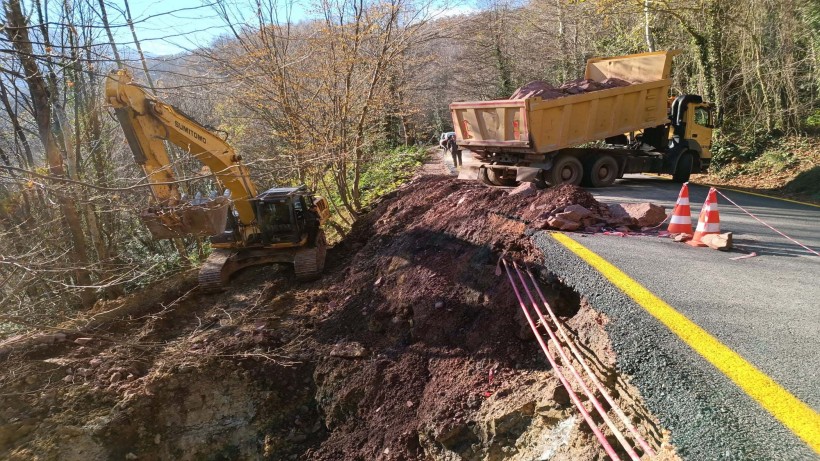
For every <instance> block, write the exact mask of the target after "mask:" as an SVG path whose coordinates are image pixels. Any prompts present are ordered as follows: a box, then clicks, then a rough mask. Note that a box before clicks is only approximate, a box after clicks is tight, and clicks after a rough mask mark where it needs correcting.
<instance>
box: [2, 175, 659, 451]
mask: <svg viewBox="0 0 820 461" xmlns="http://www.w3.org/2000/svg"><path fill="white" fill-rule="evenodd" d="M424 171H425V172H429V173H432V174H427V175H422V176H420V177H418V178H416V179H415V180H413V181H412V182H411V183H409V184H407V185H405V186H403V187H402V188H401V189H399V190H398V191H397V192H395V193H393V194H391V195H390V196H388V197H385V198H384V199H383V200H382V201H381V202H380V203H378V204H377V205H376V206H375V207H374V209H373V210H372V211H370V212H369V213H368V214H367V215H365V216H363V217H362V218H361V219H360V220H359V221H358V222H357V223H356V225H355V226H354V228H353V230H352V231H351V232H350V234H349V235H348V236H347V237H346V238H345V239H344V240H343V241H342V242H341V243H340V244H338V245H337V246H336V247H334V248H333V249H332V251H331V252H330V253H329V261H328V267H327V269H326V276H325V277H324V278H323V279H322V280H320V281H318V282H315V283H313V284H302V285H297V284H295V283H294V282H292V281H291V274H290V273H289V269H287V268H271V267H267V268H257V269H251V270H248V271H245V272H244V273H241V274H239V276H238V277H237V278H236V279H235V280H234V281H233V283H232V285H231V288H230V289H229V290H228V291H226V292H225V293H222V294H219V295H217V296H213V295H203V294H200V293H198V292H197V291H196V290H195V289H193V279H194V276H193V274H187V275H182V276H180V277H178V278H176V279H173V280H169V281H167V282H166V283H165V285H164V286H163V287H157V289H155V290H152V293H150V294H149V293H142V294H136V295H133V296H132V297H131V298H130V299H128V300H125V301H120V302H117V303H112V304H109V305H105V306H98V308H97V310H99V311H103V310H107V309H111V308H114V307H117V306H119V305H121V304H125V305H126V306H130V307H131V310H130V311H129V312H131V313H132V316H131V317H130V318H120V319H116V320H112V321H106V322H102V323H101V324H99V326H98V327H97V328H95V329H94V330H93V331H87V330H86V331H78V330H70V331H67V332H66V333H67V334H66V337H65V338H57V339H55V340H54V341H53V343H52V342H49V341H44V342H43V344H39V345H35V346H29V347H25V348H17V349H13V350H12V351H11V353H10V354H8V355H7V356H6V357H4V358H3V360H4V363H3V370H5V371H4V372H2V374H0V384H2V388H3V389H4V394H3V395H2V397H0V458H9V459H20V460H22V459H34V458H39V459H68V460H70V459H77V460H80V459H83V460H85V459H123V458H125V459H277V460H278V459H304V460H328V461H330V460H376V459H384V460H388V459H396V460H456V459H466V460H500V459H510V460H533V459H572V460H579V459H602V458H603V450H602V449H601V448H600V446H598V445H597V442H595V441H594V438H593V437H592V435H591V432H590V431H589V430H588V428H587V427H586V426H585V425H584V423H583V422H581V420H580V418H578V417H577V416H576V415H577V411H576V410H575V409H574V408H573V407H572V406H571V404H570V402H569V400H568V398H567V393H566V390H565V389H563V388H562V387H561V386H560V385H559V384H558V381H557V379H556V378H555V377H554V375H553V373H552V372H551V371H550V370H549V369H548V367H547V365H546V361H545V360H544V359H543V357H542V356H541V355H540V352H539V351H538V349H537V346H536V343H535V341H534V339H533V337H532V334H531V332H530V331H529V329H528V327H527V326H526V324H525V322H524V321H523V317H522V316H521V314H520V310H519V308H518V307H517V303H516V302H515V301H514V298H513V296H512V293H511V292H510V290H509V289H508V287H507V286H506V284H505V282H504V280H503V279H501V278H500V277H497V276H496V275H495V265H496V261H497V258H498V255H499V254H500V253H501V252H504V251H506V252H507V254H510V255H511V256H512V257H514V258H516V259H518V260H519V261H525V262H528V263H531V264H535V263H537V262H538V261H540V257H541V256H540V254H539V253H538V251H536V250H535V249H534V247H533V246H532V244H531V243H530V240H529V238H528V237H527V235H526V226H525V224H524V222H523V220H522V216H524V217H525V216H526V215H527V213H531V212H534V210H543V208H539V207H548V206H549V205H550V204H551V203H553V202H556V201H559V200H560V197H558V196H556V195H555V193H554V192H555V191H552V192H551V193H544V194H539V195H535V196H531V197H527V198H522V197H515V196H509V195H508V194H507V192H505V191H503V190H499V189H491V188H487V187H485V186H482V185H480V184H478V183H476V182H467V181H459V180H456V179H452V178H450V177H448V176H444V175H441V174H439V173H440V172H446V169H444V168H443V166H441V164H440V163H439V162H435V161H434V162H431V163H429V164H428V165H427V166H426V167H425V169H424ZM573 193H575V192H573ZM543 282H544V286H545V288H546V290H547V294H548V296H549V297H550V298H551V300H552V301H553V304H554V305H555V306H556V307H557V309H558V310H559V313H560V315H562V316H564V317H565V319H566V321H567V325H568V326H569V327H570V329H571V330H572V331H573V332H575V334H576V335H577V337H578V339H579V342H580V344H582V345H583V346H584V348H585V350H586V351H587V352H588V353H589V354H590V356H591V357H594V360H593V366H594V368H595V369H596V371H597V372H599V374H600V376H601V378H602V379H603V380H604V382H606V383H608V385H609V386H611V387H612V388H613V389H614V393H615V395H616V397H617V399H618V400H619V401H620V402H621V403H622V404H623V405H624V407H625V409H626V411H627V413H628V414H631V415H635V418H636V420H639V421H642V423H641V428H642V431H643V432H644V433H646V434H647V436H648V437H649V438H650V440H651V442H650V443H653V444H654V445H656V446H657V445H658V444H659V443H660V438H661V434H660V430H659V429H658V427H657V426H656V424H655V423H654V422H653V418H652V417H651V416H650V415H648V414H647V412H646V411H645V410H644V409H643V407H642V405H641V404H640V399H639V397H638V396H637V393H636V391H635V390H634V389H633V388H632V387H631V386H630V385H629V384H628V383H627V382H625V381H624V380H623V379H621V378H618V377H617V375H616V374H615V372H614V369H613V368H614V362H615V358H614V355H613V353H612V351H611V347H610V345H609V341H608V339H607V338H606V335H605V334H604V333H603V325H604V324H605V323H606V322H607V319H606V318H605V317H603V316H602V315H601V314H599V313H597V312H595V311H593V310H591V309H590V308H589V307H588V306H587V305H586V303H585V302H583V300H581V299H580V298H579V297H578V296H577V295H576V294H575V293H574V292H572V291H571V290H569V289H567V288H565V287H563V286H562V285H561V284H559V283H558V282H557V281H556V280H554V279H553V278H551V277H550V276H549V275H548V274H546V273H544V274H543ZM149 296H150V297H149ZM137 311H139V312H140V313H139V315H134V313H135V312H137ZM491 371H492V373H491ZM491 374H492V378H490V375H491Z"/></svg>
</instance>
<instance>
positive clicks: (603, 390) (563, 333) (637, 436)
mask: <svg viewBox="0 0 820 461" xmlns="http://www.w3.org/2000/svg"><path fill="white" fill-rule="evenodd" d="M527 275H529V276H530V280H531V281H532V284H533V286H534V287H535V291H536V292H537V293H538V296H539V297H540V298H541V302H542V303H543V304H544V307H545V308H546V309H547V313H549V315H550V318H551V319H552V322H553V324H554V325H555V327H556V329H557V330H558V333H559V334H560V335H561V338H562V339H563V340H564V343H566V345H567V346H569V348H570V350H571V351H572V354H573V355H574V356H575V359H576V360H578V362H579V363H580V364H581V366H582V367H583V368H584V371H586V373H587V375H589V377H590V379H591V380H592V382H593V384H595V387H596V388H598V391H600V392H601V395H603V397H604V399H606V401H607V402H608V403H609V405H610V406H611V407H612V409H613V410H614V411H615V414H617V415H618V418H620V419H621V422H623V423H624V426H626V428H627V430H629V432H630V433H631V434H632V436H633V437H634V438H635V440H636V441H637V442H638V444H639V445H640V446H641V448H642V449H643V450H644V452H645V453H646V454H648V455H649V456H655V450H653V449H652V447H650V446H649V444H648V443H646V440H644V439H643V437H641V434H640V433H638V431H637V430H636V429H635V427H634V426H633V425H632V422H631V421H630V420H629V418H628V417H627V416H626V414H625V413H624V412H623V410H621V407H619V406H618V404H616V403H615V401H614V400H613V398H612V396H610V395H609V392H608V391H607V389H606V387H604V385H603V384H602V383H601V381H600V380H599V379H598V377H597V376H596V375H595V373H593V372H592V370H590V368H589V366H588V365H587V363H586V361H584V360H583V356H582V355H581V353H580V351H578V349H577V348H576V347H575V345H574V344H573V342H572V341H571V340H570V338H569V336H568V335H567V333H566V331H565V330H564V327H563V326H561V322H559V321H558V317H556V315H555V313H554V312H553V310H552V307H551V306H550V305H549V303H548V302H547V299H546V297H544V293H543V292H541V288H540V287H539V286H538V283H537V282H536V281H535V276H534V275H532V272H531V271H529V270H527ZM542 321H543V320H542Z"/></svg>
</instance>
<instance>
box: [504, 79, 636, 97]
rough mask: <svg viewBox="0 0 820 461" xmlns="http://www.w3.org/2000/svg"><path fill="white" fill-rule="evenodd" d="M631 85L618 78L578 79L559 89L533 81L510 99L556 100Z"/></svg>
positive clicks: (516, 91) (518, 90) (542, 82)
mask: <svg viewBox="0 0 820 461" xmlns="http://www.w3.org/2000/svg"><path fill="white" fill-rule="evenodd" d="M629 85H631V83H629V82H627V81H626V80H621V79H619V78H608V79H605V80H603V81H601V82H596V81H595V80H587V79H583V78H579V79H577V80H573V81H570V82H567V83H564V84H563V85H561V86H559V87H555V86H553V85H551V84H549V83H547V82H545V81H543V80H534V81H532V82H529V83H527V84H526V85H524V86H522V87H521V88H518V89H517V90H515V92H514V93H513V94H512V96H510V99H527V98H535V97H538V98H541V99H544V100H547V99H556V98H563V97H565V96H570V95H573V94H581V93H589V92H592V91H600V90H606V89H609V88H617V87H621V86H629Z"/></svg>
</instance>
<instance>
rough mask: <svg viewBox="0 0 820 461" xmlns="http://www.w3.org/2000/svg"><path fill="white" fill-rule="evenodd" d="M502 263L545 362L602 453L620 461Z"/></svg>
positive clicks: (508, 268) (510, 273) (505, 263)
mask: <svg viewBox="0 0 820 461" xmlns="http://www.w3.org/2000/svg"><path fill="white" fill-rule="evenodd" d="M502 263H503V264H504V269H505V270H506V272H507V278H508V279H509V280H510V285H512V287H513V291H514V292H515V297H516V298H518V304H519V305H520V306H521V310H523V311H524V316H525V317H527V322H528V323H529V324H530V328H531V329H532V332H533V333H534V334H535V339H537V340H538V344H540V345H541V350H543V351H544V355H546V356H547V360H549V362H550V365H551V366H552V368H553V370H555V374H556V376H558V380H559V381H560V382H561V385H562V386H564V388H565V389H566V390H567V393H568V394H569V396H570V399H572V402H573V403H574V404H575V406H576V407H577V408H578V411H580V412H581V416H583V417H584V421H586V423H587V425H589V428H590V429H592V432H593V433H594V434H595V437H596V438H597V439H598V441H599V442H601V446H603V447H604V451H606V453H607V454H608V455H609V456H610V457H611V458H612V459H613V460H614V461H620V459H621V458H620V457H619V456H618V454H617V453H615V450H614V449H613V448H612V445H610V444H609V442H608V441H607V440H606V437H604V434H603V433H601V430H600V429H598V426H596V425H595V422H594V421H592V417H591V416H590V415H589V412H587V410H586V408H584V406H583V405H582V404H581V400H580V399H579V398H578V396H577V395H576V394H575V391H573V390H572V387H570V385H569V382H567V379H566V378H565V377H564V375H563V374H562V373H561V370H560V369H559V368H558V364H557V363H556V362H555V358H554V357H553V356H552V354H551V353H550V351H549V349H547V345H546V343H545V342H544V338H542V337H541V334H540V333H539V332H538V327H536V326H535V322H534V321H533V320H532V316H530V313H529V311H528V310H527V306H526V305H525V304H524V300H523V299H521V293H520V292H519V291H518V287H517V286H515V281H514V280H513V276H512V272H510V267H509V266H508V265H507V261H506V260H503V259H502Z"/></svg>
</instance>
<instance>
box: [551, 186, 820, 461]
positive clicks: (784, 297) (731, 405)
mask: <svg viewBox="0 0 820 461" xmlns="http://www.w3.org/2000/svg"><path fill="white" fill-rule="evenodd" d="M679 190H680V186H679V185H677V184H674V183H672V182H671V181H669V180H665V179H660V178H657V177H651V176H640V175H637V176H629V177H628V178H627V179H624V180H621V181H619V182H618V183H617V184H616V185H615V186H613V187H609V188H604V189H598V190H592V192H593V193H594V194H595V195H596V198H598V200H599V201H602V202H608V203H612V202H643V201H651V202H654V203H658V204H661V205H664V206H666V207H668V208H667V209H668V210H669V211H671V209H672V207H674V203H675V200H676V198H677V194H678V191H679ZM689 190H690V197H691V203H692V215H693V221H694V223H696V222H697V215H698V213H699V211H700V206H701V204H702V203H703V201H704V199H705V198H706V194H707V191H708V188H707V187H702V186H696V185H690V189H689ZM723 192H724V193H725V194H726V195H727V196H729V197H730V198H731V199H732V200H734V201H735V202H736V203H738V204H739V205H741V206H743V207H744V208H746V209H747V210H749V211H750V212H752V213H754V214H756V215H757V216H759V217H760V218H761V219H763V220H764V221H766V222H768V223H769V224H771V225H772V226H774V227H776V228H778V229H780V230H781V231H782V232H784V233H786V234H787V235H790V236H791V237H793V238H795V239H797V240H798V241H800V242H802V243H803V244H805V245H808V246H809V247H811V248H813V249H815V250H818V251H820V208H817V207H811V206H806V205H800V204H796V203H789V202H785V201H781V200H776V199H772V198H764V197H757V196H751V195H747V194H742V193H737V192H732V191H723ZM718 203H719V209H720V223H721V231H722V232H727V231H731V232H733V233H734V239H735V246H736V250H735V251H733V252H719V251H714V250H711V249H708V248H693V247H690V246H688V245H685V244H680V243H675V242H673V241H671V240H670V239H668V238H658V237H655V236H628V237H614V236H605V235H600V234H596V235H582V234H568V235H570V236H571V237H572V238H573V239H574V240H575V241H577V242H579V243H581V244H582V245H583V246H585V247H586V248H588V249H590V250H592V251H593V252H595V253H597V254H598V255H600V256H601V257H603V258H604V259H606V260H607V261H609V262H610V263H612V264H614V265H615V266H616V267H617V268H618V269H620V270H621V271H623V272H625V273H626V274H627V275H628V276H629V277H631V278H632V279H634V280H635V281H637V282H638V283H640V284H641V285H643V287H645V288H647V289H648V290H649V291H651V292H652V293H653V294H655V295H656V296H657V297H659V298H660V299H661V300H663V301H665V302H666V303H667V304H669V305H670V306H672V307H673V308H674V309H675V310H677V311H678V312H680V313H681V314H683V315H684V316H686V317H687V318H688V319H689V320H691V321H692V322H694V323H695V324H697V325H698V326H700V327H701V328H703V329H705V330H706V331H707V332H708V333H710V334H711V335H712V336H714V337H715V338H717V339H718V340H719V341H720V342H722V343H723V344H724V345H725V346H728V347H729V348H730V349H732V350H733V351H734V352H736V353H737V354H739V355H740V356H741V357H742V358H743V359H745V360H746V361H747V362H749V363H751V364H752V365H754V366H755V367H757V368H758V369H759V370H760V371H761V372H763V373H764V374H765V375H767V376H768V377H771V378H772V379H773V380H774V381H776V382H777V383H778V384H779V385H780V386H781V387H782V388H784V389H786V390H787V391H788V392H789V393H791V394H792V395H794V396H795V397H796V398H797V399H799V400H800V401H802V402H804V403H805V404H807V405H808V406H809V407H810V408H811V409H813V410H814V411H815V412H820V257H818V256H814V255H812V254H810V253H809V252H807V251H806V250H804V249H802V248H800V247H799V246H796V245H794V244H793V243H791V242H789V241H787V240H785V239H784V238H783V237H781V236H779V235H777V234H776V233H774V232H772V231H771V230H769V229H767V228H766V227H764V226H763V225H762V224H759V223H758V222H757V221H755V220H754V219H752V218H751V217H749V216H747V215H746V214H744V213H743V212H741V211H740V210H738V209H737V208H735V207H734V206H732V205H730V204H728V203H727V202H726V200H723V198H722V197H720V196H719V197H718ZM535 239H536V242H537V243H538V245H539V246H540V247H541V248H542V249H543V250H544V253H545V265H546V266H547V268H548V269H549V270H551V271H552V272H554V273H555V274H557V275H558V276H559V277H561V278H562V279H563V280H564V282H565V283H567V284H569V285H572V286H574V287H575V288H576V290H577V291H579V292H581V293H582V294H584V295H586V296H587V297H588V298H590V300H591V302H592V304H593V306H595V307H596V308H598V309H600V310H602V311H604V312H606V313H607V314H608V315H609V316H610V318H611V319H612V322H611V323H610V324H609V325H608V327H607V328H608V330H609V333H610V335H611V337H612V340H613V346H614V347H615V349H616V351H617V352H618V355H619V367H620V368H621V369H622V370H623V371H624V372H626V373H627V374H629V375H631V376H632V377H633V382H634V383H635V384H636V386H637V387H638V388H639V389H640V391H641V393H642V395H643V397H644V398H645V399H646V401H647V404H648V405H649V406H650V408H651V409H652V410H653V411H654V412H655V414H657V415H658V416H659V418H660V419H661V422H662V424H663V425H664V426H665V427H667V428H669V429H670V430H671V431H672V442H673V443H674V444H675V445H676V447H677V448H678V450H679V453H680V454H681V455H682V457H683V458H684V459H691V460H706V459H732V460H734V459H761V460H762V459H772V460H776V459H783V460H801V459H820V455H818V454H817V453H816V452H815V451H814V450H812V449H811V448H810V447H809V446H808V445H807V444H806V443H805V442H804V441H802V440H801V439H800V438H798V437H797V436H796V435H795V434H794V433H793V432H792V431H791V430H790V429H788V428H787V427H786V426H785V425H784V424H783V423H781V422H780V421H778V420H777V419H775V417H774V416H772V414H770V413H769V412H767V411H766V410H765V409H763V407H762V406H761V405H760V404H758V403H757V402H756V401H754V400H753V399H752V398H751V397H750V396H749V395H748V394H747V393H746V392H745V391H743V390H742V389H741V387H739V386H738V385H736V384H735V383H733V382H732V381H731V380H730V379H729V378H728V377H727V376H726V375H725V374H724V373H723V372H721V371H720V370H718V369H717V368H716V367H715V366H713V365H712V364H710V363H709V362H707V361H706V360H705V359H704V358H703V357H702V356H700V355H698V354H697V353H695V352H694V351H693V349H692V348H691V347H689V346H688V345H687V344H685V343H684V342H683V341H682V340H681V339H680V338H679V337H678V336H676V335H675V334H674V333H673V332H672V331H671V330H670V329H669V328H667V327H666V326H665V325H663V324H662V323H660V322H659V321H657V320H656V319H655V318H653V317H652V316H650V315H649V314H648V313H647V311H646V310H645V309H644V308H642V307H641V306H640V305H638V304H637V303H636V302H635V301H633V300H632V299H630V298H629V297H628V296H626V295H625V293H624V292H622V291H621V290H619V289H617V288H616V287H614V286H613V285H612V283H610V282H609V281H608V280H607V279H606V278H605V277H604V276H603V275H601V274H600V273H599V272H598V271H596V270H595V269H593V268H592V267H590V266H589V265H588V264H587V263H585V262H584V261H583V260H581V259H579V258H578V257H577V256H576V255H575V254H573V253H572V252H570V251H568V250H567V248H566V247H565V246H564V245H561V244H560V243H558V242H557V241H556V240H555V239H554V238H552V237H551V236H550V235H549V233H546V232H541V233H539V234H537V235H536V236H535ZM751 252H755V253H757V255H758V256H755V257H752V258H748V259H740V260H733V259H731V258H734V257H737V256H742V255H744V254H748V253H751ZM817 430H818V431H820V427H818V428H817Z"/></svg>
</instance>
